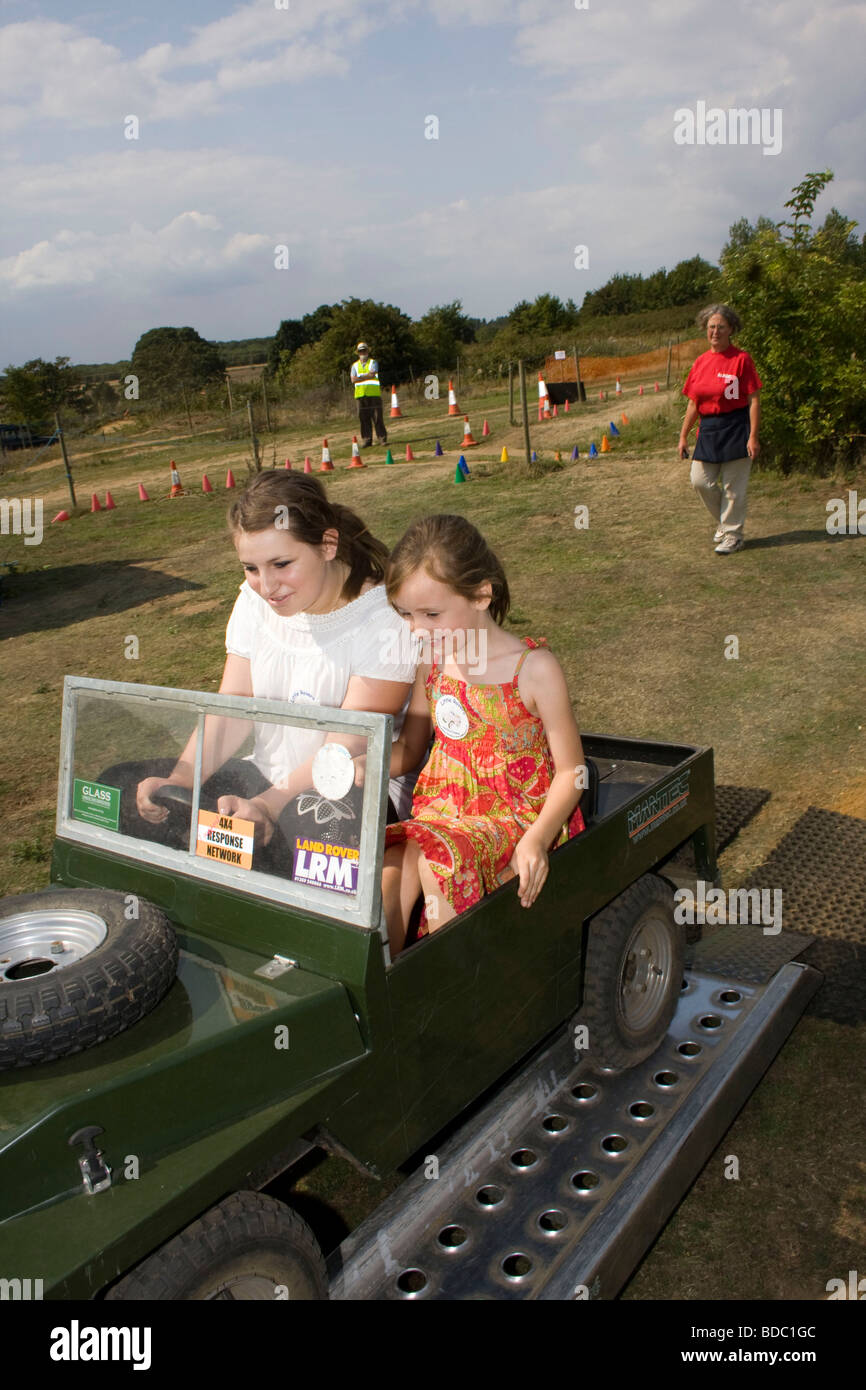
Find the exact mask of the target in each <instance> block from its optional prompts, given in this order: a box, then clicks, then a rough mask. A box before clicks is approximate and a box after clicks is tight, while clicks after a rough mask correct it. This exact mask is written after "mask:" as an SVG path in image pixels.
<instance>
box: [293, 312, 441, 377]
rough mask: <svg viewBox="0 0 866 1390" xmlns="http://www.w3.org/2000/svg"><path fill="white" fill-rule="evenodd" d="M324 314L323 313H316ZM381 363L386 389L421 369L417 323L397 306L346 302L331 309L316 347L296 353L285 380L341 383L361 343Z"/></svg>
mask: <svg viewBox="0 0 866 1390" xmlns="http://www.w3.org/2000/svg"><path fill="white" fill-rule="evenodd" d="M316 313H317V314H318V313H319V310H316ZM361 340H363V341H365V342H367V343H369V345H370V351H371V353H372V355H373V357H375V359H376V361H377V362H378V363H379V368H380V372H381V374H382V375H381V378H380V379H381V381H382V387H383V390H384V389H386V387H387V384H388V383H389V382H391V381H393V382H397V381H405V380H406V379H407V377H409V376H410V374H411V373H412V372H413V371H414V370H416V369H419V370H420V368H421V366H422V363H423V355H422V353H421V351H420V349H419V346H418V344H417V342H416V340H415V337H414V335H413V333H412V322H411V319H409V317H408V316H407V315H406V314H404V313H403V311H402V310H401V309H397V308H395V307H394V305H393V304H377V303H376V302H375V301H374V300H372V299H344V300H343V301H342V303H341V304H337V305H335V306H334V308H333V309H331V311H330V327H329V328H328V330H327V332H326V333H325V334H323V336H322V337H321V338H319V340H318V341H317V342H315V343H308V344H306V345H305V346H304V347H302V348H300V349H299V350H298V352H296V353H295V355H294V357H293V358H292V360H291V362H290V363H289V366H288V369H287V371H286V373H285V379H286V380H287V381H288V382H290V383H292V384H294V385H297V386H320V385H322V384H323V383H325V382H327V381H336V380H339V377H340V373H341V372H347V371H348V370H349V368H350V367H351V365H352V363H353V362H354V361H355V359H356V357H357V355H358V354H357V352H356V351H355V348H356V345H357V344H358V343H359V342H360V341H361Z"/></svg>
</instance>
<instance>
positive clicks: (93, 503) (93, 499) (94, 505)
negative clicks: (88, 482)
mask: <svg viewBox="0 0 866 1390" xmlns="http://www.w3.org/2000/svg"><path fill="white" fill-rule="evenodd" d="M90 510H91V511H92V512H101V511H102V507H101V506H100V505H99V498H98V497H97V495H96V493H95V492H92V493H91V494H90Z"/></svg>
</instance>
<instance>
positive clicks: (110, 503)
mask: <svg viewBox="0 0 866 1390" xmlns="http://www.w3.org/2000/svg"><path fill="white" fill-rule="evenodd" d="M116 505H117V504H116V503H115V500H114V498H113V497H112V495H111V493H110V492H109V491H108V489H106V492H105V510H106V511H107V512H113V511H114V508H115V506H116Z"/></svg>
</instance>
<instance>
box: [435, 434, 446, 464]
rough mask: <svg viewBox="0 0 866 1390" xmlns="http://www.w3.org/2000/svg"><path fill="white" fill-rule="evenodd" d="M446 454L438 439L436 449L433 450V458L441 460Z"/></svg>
mask: <svg viewBox="0 0 866 1390" xmlns="http://www.w3.org/2000/svg"><path fill="white" fill-rule="evenodd" d="M444 453H445V450H444V449H443V448H442V445H441V444H440V443H439V440H438V439H437V440H436V448H435V449H434V450H433V457H434V458H437V459H441V458H442V457H443V455H444Z"/></svg>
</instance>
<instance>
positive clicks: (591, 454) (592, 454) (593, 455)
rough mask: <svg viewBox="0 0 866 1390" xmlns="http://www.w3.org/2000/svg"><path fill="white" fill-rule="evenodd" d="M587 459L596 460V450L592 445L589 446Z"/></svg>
mask: <svg viewBox="0 0 866 1390" xmlns="http://www.w3.org/2000/svg"><path fill="white" fill-rule="evenodd" d="M589 457H590V458H591V459H597V458H598V449H596V447H595V445H594V444H590V446H589Z"/></svg>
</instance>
